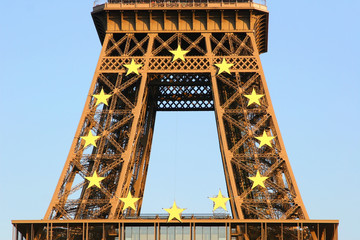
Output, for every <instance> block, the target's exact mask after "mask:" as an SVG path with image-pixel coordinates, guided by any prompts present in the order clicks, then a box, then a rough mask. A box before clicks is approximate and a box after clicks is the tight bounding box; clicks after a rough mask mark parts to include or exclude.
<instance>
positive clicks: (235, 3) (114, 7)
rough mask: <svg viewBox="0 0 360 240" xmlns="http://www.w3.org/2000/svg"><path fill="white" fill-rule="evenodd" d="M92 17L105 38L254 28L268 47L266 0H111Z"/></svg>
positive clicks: (260, 45)
mask: <svg viewBox="0 0 360 240" xmlns="http://www.w3.org/2000/svg"><path fill="white" fill-rule="evenodd" d="M92 17H93V20H94V23H95V26H96V30H97V32H98V35H99V38H100V40H101V42H103V40H104V38H105V35H106V33H124V32H126V33H129V32H133V33H141V32H143V33H149V32H156V33H167V32H168V33H174V32H204V33H205V32H211V33H216V32H220V33H221V32H222V33H223V32H254V34H255V38H256V44H257V47H258V50H259V53H264V52H266V51H267V39H268V18H269V13H268V11H267V7H266V4H265V1H256V2H254V1H252V0H250V1H248V0H223V1H216V0H177V1H175V0H109V1H107V2H106V3H103V4H98V5H96V4H95V6H94V8H93V12H92Z"/></svg>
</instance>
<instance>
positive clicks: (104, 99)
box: [93, 89, 112, 106]
mask: <svg viewBox="0 0 360 240" xmlns="http://www.w3.org/2000/svg"><path fill="white" fill-rule="evenodd" d="M111 96H112V95H111V94H109V95H107V94H105V93H104V89H101V91H100V94H94V95H93V97H94V98H96V106H97V105H99V104H100V103H104V104H105V105H108V102H107V99H108V98H109V97H111Z"/></svg>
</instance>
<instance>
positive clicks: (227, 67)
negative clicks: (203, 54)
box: [215, 58, 234, 75]
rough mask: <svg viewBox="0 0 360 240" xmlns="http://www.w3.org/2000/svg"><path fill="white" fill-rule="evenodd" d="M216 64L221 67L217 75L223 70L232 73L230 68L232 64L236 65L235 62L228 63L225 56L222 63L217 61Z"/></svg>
mask: <svg viewBox="0 0 360 240" xmlns="http://www.w3.org/2000/svg"><path fill="white" fill-rule="evenodd" d="M215 66H217V67H218V68H219V71H218V74H217V75H219V74H220V73H222V72H227V73H228V74H231V73H230V68H231V67H232V66H234V64H232V63H227V62H226V60H225V58H223V60H222V62H221V63H215Z"/></svg>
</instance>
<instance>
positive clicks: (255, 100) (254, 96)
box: [244, 88, 264, 106]
mask: <svg viewBox="0 0 360 240" xmlns="http://www.w3.org/2000/svg"><path fill="white" fill-rule="evenodd" d="M244 96H245V97H247V98H248V99H249V102H248V106H250V105H251V104H253V103H256V104H257V105H259V106H260V105H261V104H260V102H259V99H260V98H262V97H263V96H264V94H256V91H255V88H253V90H252V92H251V94H250V95H244Z"/></svg>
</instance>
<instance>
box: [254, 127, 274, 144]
mask: <svg viewBox="0 0 360 240" xmlns="http://www.w3.org/2000/svg"><path fill="white" fill-rule="evenodd" d="M255 138H256V139H257V140H259V141H260V145H259V148H261V147H262V146H263V145H265V144H266V145H268V146H269V147H272V145H271V142H270V141H271V140H273V139H274V138H275V137H273V136H268V135H267V134H266V132H265V130H264V132H263V135H262V136H261V137H255Z"/></svg>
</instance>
